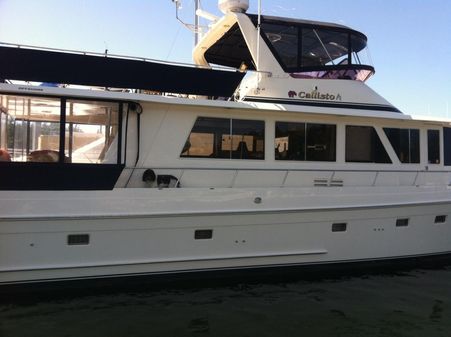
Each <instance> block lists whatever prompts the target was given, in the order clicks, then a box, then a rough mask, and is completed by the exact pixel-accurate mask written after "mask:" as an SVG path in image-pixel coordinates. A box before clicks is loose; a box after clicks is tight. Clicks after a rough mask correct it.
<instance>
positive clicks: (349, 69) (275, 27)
mask: <svg viewBox="0 0 451 337" xmlns="http://www.w3.org/2000/svg"><path fill="white" fill-rule="evenodd" d="M247 15H248V17H249V18H250V20H251V21H252V22H253V24H254V25H255V27H256V26H257V21H258V16H257V15H253V14H247ZM261 36H262V38H263V40H264V41H265V42H266V44H267V45H268V47H269V49H270V50H271V52H272V53H273V55H274V57H275V59H276V60H277V61H278V63H279V64H280V66H281V67H282V69H283V70H284V71H285V72H287V73H290V74H291V75H292V76H293V77H299V78H332V79H337V78H338V79H352V80H360V81H365V80H367V79H368V78H369V77H370V76H371V75H373V74H374V68H373V67H372V66H371V65H369V64H365V62H367V60H366V59H367V58H368V57H367V55H366V47H367V37H366V36H365V35H364V34H362V33H360V32H358V31H355V30H353V29H351V28H348V27H346V26H342V25H336V24H332V23H323V22H316V21H307V20H296V19H287V18H279V17H270V16H262V17H261ZM205 59H206V60H207V62H209V63H213V64H219V65H224V66H230V67H239V66H240V65H242V64H243V63H244V64H245V65H246V66H247V68H248V69H250V70H254V69H255V60H253V58H252V56H251V54H250V52H249V47H248V46H247V44H246V41H245V39H244V38H243V34H242V32H241V30H240V27H239V25H238V24H235V25H234V26H232V27H231V28H230V30H229V31H228V32H227V33H226V34H225V35H224V36H223V37H222V38H221V39H220V40H219V41H217V42H216V43H215V44H214V45H213V46H211V47H210V48H209V50H207V51H206V52H205ZM368 63H370V62H368ZM259 70H262V71H264V70H266V71H270V69H259Z"/></svg>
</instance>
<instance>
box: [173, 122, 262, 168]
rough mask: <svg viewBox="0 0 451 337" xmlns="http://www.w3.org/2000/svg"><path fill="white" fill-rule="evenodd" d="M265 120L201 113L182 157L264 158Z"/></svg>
mask: <svg viewBox="0 0 451 337" xmlns="http://www.w3.org/2000/svg"><path fill="white" fill-rule="evenodd" d="M264 134H265V123H264V122H263V121H254V120H242V119H233V120H231V119H226V118H210V117H199V118H197V120H196V123H195V124H194V127H193V129H192V130H191V133H190V135H189V137H188V139H187V141H186V143H185V145H184V147H183V149H182V154H181V157H208V158H229V159H230V158H233V159H264V153H265V148H264V143H265V136H264Z"/></svg>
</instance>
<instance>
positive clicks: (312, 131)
mask: <svg viewBox="0 0 451 337" xmlns="http://www.w3.org/2000/svg"><path fill="white" fill-rule="evenodd" d="M275 131H276V132H275V133H276V138H275V159H276V160H301V161H305V160H306V161H335V158H336V153H335V152H336V150H335V149H336V126H335V125H330V124H314V123H290V122H276V130H275Z"/></svg>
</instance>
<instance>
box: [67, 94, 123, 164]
mask: <svg viewBox="0 0 451 337" xmlns="http://www.w3.org/2000/svg"><path fill="white" fill-rule="evenodd" d="M118 127H119V111H118V104H117V103H110V102H93V101H79V100H67V103H66V125H65V134H66V142H65V150H64V154H65V157H66V158H67V160H68V161H69V162H71V163H91V164H100V163H110V164H114V163H116V161H117V134H118Z"/></svg>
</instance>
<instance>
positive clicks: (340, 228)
mask: <svg viewBox="0 0 451 337" xmlns="http://www.w3.org/2000/svg"><path fill="white" fill-rule="evenodd" d="M347 226H348V225H347V223H345V222H343V223H334V224H332V232H346V227H347Z"/></svg>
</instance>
